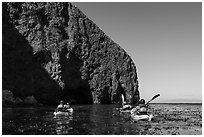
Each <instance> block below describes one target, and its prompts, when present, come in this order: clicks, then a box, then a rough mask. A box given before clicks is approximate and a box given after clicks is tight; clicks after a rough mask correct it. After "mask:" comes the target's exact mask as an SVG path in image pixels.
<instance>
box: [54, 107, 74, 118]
mask: <svg viewBox="0 0 204 137" xmlns="http://www.w3.org/2000/svg"><path fill="white" fill-rule="evenodd" d="M73 111H74V110H73V108H69V109H67V111H58V112H56V111H55V112H54V113H53V115H55V116H68V115H70V114H72V113H73Z"/></svg>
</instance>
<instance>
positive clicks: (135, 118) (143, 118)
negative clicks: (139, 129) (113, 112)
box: [130, 108, 153, 121]
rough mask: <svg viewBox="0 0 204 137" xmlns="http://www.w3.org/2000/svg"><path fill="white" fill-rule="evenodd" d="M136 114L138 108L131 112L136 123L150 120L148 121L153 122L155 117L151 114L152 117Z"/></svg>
mask: <svg viewBox="0 0 204 137" xmlns="http://www.w3.org/2000/svg"><path fill="white" fill-rule="evenodd" d="M135 112H136V108H133V109H132V110H131V111H130V114H131V117H132V119H133V120H134V121H139V120H148V121H151V120H152V119H153V115H152V114H150V115H145V114H144V115H138V114H137V113H135Z"/></svg>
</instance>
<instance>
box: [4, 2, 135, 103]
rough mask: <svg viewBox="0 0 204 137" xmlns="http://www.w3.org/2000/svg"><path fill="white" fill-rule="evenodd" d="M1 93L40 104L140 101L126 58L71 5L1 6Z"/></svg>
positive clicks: (133, 74) (128, 60)
mask: <svg viewBox="0 0 204 137" xmlns="http://www.w3.org/2000/svg"><path fill="white" fill-rule="evenodd" d="M2 6H3V9H2V11H3V12H2V14H3V18H2V20H3V21H2V25H3V26H2V29H3V32H2V41H3V48H2V57H3V64H2V71H3V80H2V83H3V89H9V90H11V91H13V93H14V96H18V97H20V98H22V99H23V98H25V97H26V96H31V95H33V96H35V98H36V99H37V101H38V102H40V103H43V104H53V103H54V104H55V103H57V102H58V101H59V100H60V99H64V100H65V101H72V102H76V103H117V102H119V101H120V100H121V98H120V96H121V94H124V95H125V98H126V101H127V102H129V103H136V102H138V99H139V91H138V81H137V73H136V67H135V65H134V63H133V61H132V59H131V58H130V56H129V55H128V54H127V53H126V52H125V51H124V50H123V49H122V48H121V47H120V46H119V45H118V44H116V43H115V42H114V41H112V40H111V39H110V38H109V37H108V36H107V35H105V33H104V32H103V31H102V30H100V28H99V27H98V26H96V25H95V24H94V23H93V22H92V21H91V20H89V19H88V18H87V17H86V16H85V15H84V14H83V13H82V12H81V11H80V10H79V9H78V8H77V7H75V6H73V5H72V4H71V3H3V5H2Z"/></svg>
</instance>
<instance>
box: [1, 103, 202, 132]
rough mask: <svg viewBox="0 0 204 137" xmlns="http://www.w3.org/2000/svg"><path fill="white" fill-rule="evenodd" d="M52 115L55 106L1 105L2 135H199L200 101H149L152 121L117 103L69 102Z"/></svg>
mask: <svg viewBox="0 0 204 137" xmlns="http://www.w3.org/2000/svg"><path fill="white" fill-rule="evenodd" d="M72 107H73V109H74V113H73V114H72V115H69V116H66V117H54V116H53V112H54V109H55V107H54V106H53V107H24V108H22V107H21V108H2V134H3V135H19V134H23V135H44V134H45V135H50V134H53V135H63V134H67V135H112V134H114V135H161V134H163V135H177V134H180V135H192V134H193V135H197V134H198V135H201V134H202V104H150V110H149V113H151V114H153V115H154V119H153V121H150V122H149V121H138V122H134V121H133V120H132V119H131V117H130V114H129V113H121V112H119V111H118V110H117V109H116V108H118V107H119V105H73V106H72Z"/></svg>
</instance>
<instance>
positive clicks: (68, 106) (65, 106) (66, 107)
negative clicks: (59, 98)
mask: <svg viewBox="0 0 204 137" xmlns="http://www.w3.org/2000/svg"><path fill="white" fill-rule="evenodd" d="M64 108H65V110H66V109H69V108H70V105H69V103H68V102H67V104H65V105H64Z"/></svg>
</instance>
